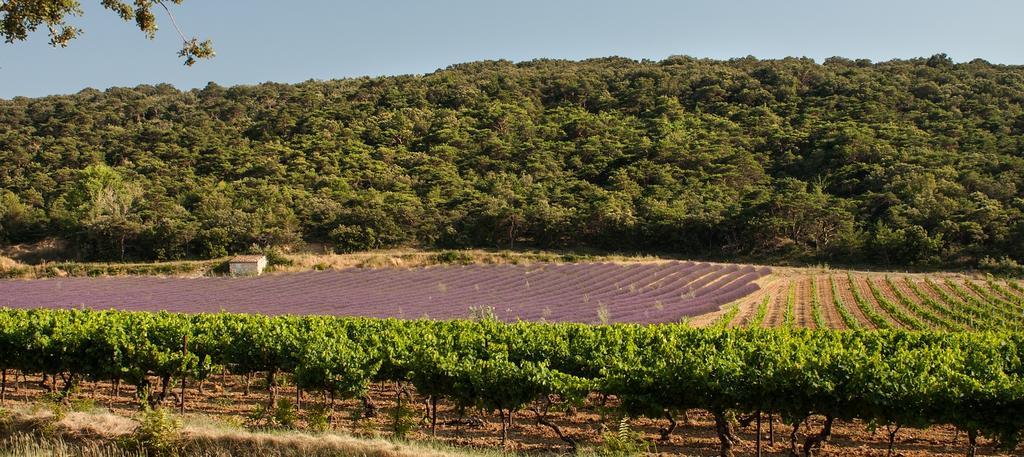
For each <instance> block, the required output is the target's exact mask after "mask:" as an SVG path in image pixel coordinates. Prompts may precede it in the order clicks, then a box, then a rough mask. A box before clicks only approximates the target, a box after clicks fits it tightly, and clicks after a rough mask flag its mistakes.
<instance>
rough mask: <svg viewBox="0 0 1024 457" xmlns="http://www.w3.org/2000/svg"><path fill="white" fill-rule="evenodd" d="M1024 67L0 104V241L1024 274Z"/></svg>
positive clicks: (142, 255)
mask: <svg viewBox="0 0 1024 457" xmlns="http://www.w3.org/2000/svg"><path fill="white" fill-rule="evenodd" d="M1022 81H1024V69H1021V68H1020V67H1016V66H1002V65H992V64H989V63H986V62H984V61H980V60H976V61H971V62H968V63H961V64H954V63H953V62H952V61H951V60H950V59H948V58H946V57H945V56H944V55H936V56H933V57H931V58H927V59H912V60H907V61H899V60H897V61H890V62H883V63H870V62H867V61H860V60H858V61H853V60H848V59H843V58H832V59H828V60H826V61H825V62H824V63H823V64H818V63H815V62H813V61H811V60H808V59H784V60H769V61H759V60H757V59H753V58H745V59H736V60H730V61H713V60H701V59H693V58H688V57H673V58H669V59H666V60H663V61H660V62H651V61H643V62H637V61H632V60H628V59H620V58H607V59H594V60H588V61H583V62H567V61H552V60H537V61H531V62H524V63H520V64H512V63H509V62H477V63H470V64H464V65H456V66H453V67H451V68H448V69H444V70H441V71H438V72H435V73H432V74H429V75H425V76H399V77H382V78H358V79H347V80H338V81H327V82H315V81H311V82H306V83H301V84H295V85H284V84H264V85H259V86H242V87H232V88H225V87H220V86H217V85H216V84H210V85H209V86H207V87H206V88H204V89H202V90H192V91H184V92H182V91H178V90H176V89H174V88H173V87H170V86H167V85H160V86H139V87H136V88H115V89H110V90H107V91H105V92H100V91H96V90H91V89H88V90H84V91H82V92H80V93H78V94H74V95H67V96H54V97H44V98H37V99H28V98H16V99H13V100H0V163H3V164H4V167H3V169H2V170H0V242H22V241H32V240H36V239H39V238H41V237H45V236H56V237H62V238H64V237H66V238H70V239H71V241H72V246H73V248H74V251H75V252H76V253H77V255H78V256H80V258H82V259H177V258H195V257H201V258H211V257H218V256H222V255H225V254H228V253H234V252H238V251H244V250H248V249H250V247H251V246H252V245H253V244H256V245H259V246H268V245H275V246H286V245H292V244H297V243H299V242H300V241H316V242H323V243H326V244H328V245H330V246H331V247H332V248H333V249H336V250H340V251H349V250H357V249H375V248H383V247H392V246H407V245H420V246H431V247H451V246H456V247H465V246H476V247H494V246H501V247H509V246H513V247H516V246H525V245H529V246H538V247H575V248H578V247H583V246H593V247H598V248H604V249H613V250H616V251H622V250H637V251H648V252H650V251H658V252H673V253H676V254H678V255H681V256H687V257H690V258H694V257H705V258H707V257H714V258H719V259H723V260H729V259H744V260H759V261H763V262H769V261H771V262H774V261H786V262H799V261H831V262H833V263H835V262H837V261H842V262H844V263H847V262H864V263H873V264H889V265H920V266H936V265H941V266H944V267H947V268H948V267H950V266H954V265H956V266H962V265H969V266H976V265H979V264H983V265H985V266H987V267H989V268H992V269H997V270H1005V271H1016V272H1018V273H1019V272H1020V266H1019V265H1018V264H1017V263H1016V262H1019V261H1021V260H1022V259H1024V203H1022V202H1024V193H1022V192H1024V158H1022V157H1021V155H1020V151H1021V150H1024V144H1022V141H1024V140H1022V138H1024V135H1022V132H1024V130H1022V129H1024V123H1022V114H1021V113H1022V112H1024V109H1022V102H1021V100H1024V83H1022Z"/></svg>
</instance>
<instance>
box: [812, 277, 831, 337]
mask: <svg viewBox="0 0 1024 457" xmlns="http://www.w3.org/2000/svg"><path fill="white" fill-rule="evenodd" d="M811 318H812V319H814V326H815V327H816V328H828V324H827V323H826V322H825V318H824V317H822V315H821V298H819V297H818V278H816V277H814V276H811Z"/></svg>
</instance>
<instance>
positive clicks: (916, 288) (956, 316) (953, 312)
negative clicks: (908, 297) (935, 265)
mask: <svg viewBox="0 0 1024 457" xmlns="http://www.w3.org/2000/svg"><path fill="white" fill-rule="evenodd" d="M904 282H905V283H906V284H907V287H908V288H910V290H911V291H912V292H914V295H916V296H917V297H918V298H919V299H921V303H922V304H923V305H925V306H927V307H928V308H929V309H931V310H932V311H933V312H934V313H936V315H937V316H940V315H941V316H940V317H942V316H944V317H945V318H948V319H952V320H953V322H951V323H950V325H951V327H950V329H951V330H969V329H971V322H972V321H973V319H972V318H971V316H970V315H968V314H966V313H964V312H963V311H961V310H959V309H956V308H954V307H950V306H946V305H943V304H941V303H939V302H937V301H935V299H933V298H932V297H931V296H929V295H928V294H927V293H926V292H925V291H924V290H923V289H921V286H920V285H918V283H916V282H914V280H913V279H910V278H909V277H908V278H905V279H904Z"/></svg>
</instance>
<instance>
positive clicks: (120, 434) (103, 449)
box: [0, 407, 504, 457]
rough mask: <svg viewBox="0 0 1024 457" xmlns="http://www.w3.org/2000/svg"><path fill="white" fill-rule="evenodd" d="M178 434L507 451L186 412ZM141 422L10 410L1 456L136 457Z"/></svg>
mask: <svg viewBox="0 0 1024 457" xmlns="http://www.w3.org/2000/svg"><path fill="white" fill-rule="evenodd" d="M180 419H181V421H182V422H183V426H182V428H181V429H180V432H178V434H177V437H176V438H174V443H175V448H176V449H177V450H178V451H179V455H203V456H209V457H220V456H224V457H227V456H238V455H247V456H261V457H299V456H312V457H321V456H322V457H327V456H368V457H414V456H426V457H448V456H451V457H455V456H463V457H464V456H488V455H504V454H503V453H500V452H497V451H491V452H487V451H472V450H459V449H455V448H450V447H447V446H443V445H440V444H431V443H415V444H412V443H399V442H394V441H388V440H385V439H380V438H361V437H356V436H351V435H343V434H336V433H324V434H310V433H302V432H296V431H280V432H253V431H248V430H245V429H242V428H240V427H238V426H234V425H231V424H228V423H226V422H217V421H215V420H212V419H210V418H209V417H207V416H194V415H186V416H184V417H183V418H180ZM138 426H139V422H138V421H136V420H135V419H133V418H129V417H124V416H119V415H116V414H113V413H111V412H109V411H107V410H104V409H96V410H92V411H85V412H68V413H66V414H65V413H61V414H55V412H54V410H53V409H50V408H40V407H33V408H28V409H21V410H14V411H10V412H7V413H6V415H5V417H4V418H3V421H2V427H0V429H2V435H3V438H2V439H0V457H6V456H25V455H28V456H44V455H46V456H51V455H53V456H69V457H70V456H88V457H134V456H136V455H140V454H138V453H136V452H135V451H133V450H131V449H124V448H121V447H118V446H117V445H118V443H125V442H128V441H127V440H126V438H128V437H131V436H132V434H133V433H134V432H135V431H136V429H137V428H138Z"/></svg>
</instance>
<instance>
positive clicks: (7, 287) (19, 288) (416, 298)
mask: <svg viewBox="0 0 1024 457" xmlns="http://www.w3.org/2000/svg"><path fill="white" fill-rule="evenodd" d="M770 272H771V270H770V269H769V268H767V267H759V268H758V267H753V266H741V265H734V264H730V265H722V264H708V263H694V262H647V263H637V264H617V263H574V264H537V265H533V266H523V265H493V266H486V265H471V266H462V267H429V268H415V269H396V268H379V269H367V268H363V269H360V268H350V269H344V270H339V271H310V272H304V273H297V274H281V275H272V276H265V277H258V278H226V277H213V278H196V279H186V278H157V277H120V278H54V279H45V280H23V281H0V306H8V307H24V308H58V307H79V306H85V307H88V308H93V309H104V308H109V307H114V308H117V309H122V310H129V311H174V312H218V311H222V310H224V311H230V312H237V313H261V314H303V315H308V314H326V315H339V316H362V317H382V318H383V317H397V318H413V319H414V318H433V319H457V318H466V317H470V316H471V315H473V314H474V312H479V310H488V312H493V314H494V315H496V316H497V317H498V318H500V319H502V320H505V321H514V320H520V319H521V320H534V321H536V320H545V321H552V322H566V321H568V322H583V323H608V322H643V323H658V322H678V321H679V320H680V319H681V318H683V317H689V316H697V315H701V314H706V313H709V312H713V311H716V310H718V309H719V308H720V307H721V306H722V305H724V304H726V303H730V302H733V301H735V300H737V299H740V298H742V297H745V296H747V295H749V294H751V293H753V292H756V291H757V290H759V287H758V285H757V282H756V281H758V280H759V279H761V278H763V277H765V276H767V275H768V274H769V273H770Z"/></svg>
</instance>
